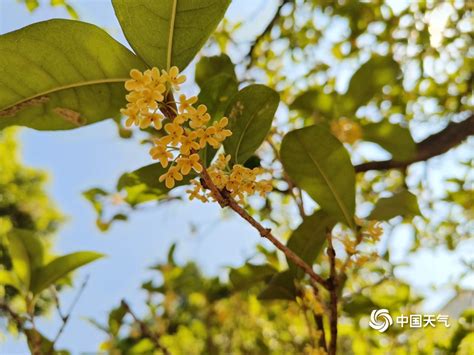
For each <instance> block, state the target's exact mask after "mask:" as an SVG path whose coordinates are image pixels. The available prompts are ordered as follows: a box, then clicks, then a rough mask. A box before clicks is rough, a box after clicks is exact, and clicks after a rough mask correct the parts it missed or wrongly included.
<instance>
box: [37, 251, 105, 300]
mask: <svg viewBox="0 0 474 355" xmlns="http://www.w3.org/2000/svg"><path fill="white" fill-rule="evenodd" d="M103 256H104V255H103V254H99V253H95V252H91V251H81V252H76V253H72V254H68V255H64V256H60V257H58V258H56V259H54V260H53V261H51V262H50V263H48V264H46V265H45V266H43V267H41V268H39V269H37V270H36V271H35V272H34V275H33V278H32V281H31V288H30V289H31V292H33V294H39V293H40V292H41V291H43V290H44V289H45V288H48V287H49V286H51V285H53V284H54V283H55V282H56V281H58V280H59V279H62V278H63V277H65V276H67V275H68V274H69V273H70V272H72V271H74V270H76V269H78V268H80V267H81V266H83V265H86V264H89V263H91V262H93V261H95V260H97V259H99V258H102V257H103Z"/></svg>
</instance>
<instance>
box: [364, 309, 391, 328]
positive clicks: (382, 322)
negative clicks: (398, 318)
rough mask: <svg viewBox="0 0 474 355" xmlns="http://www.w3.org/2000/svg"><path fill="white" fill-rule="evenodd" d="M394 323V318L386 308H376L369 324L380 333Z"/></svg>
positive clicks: (371, 314)
mask: <svg viewBox="0 0 474 355" xmlns="http://www.w3.org/2000/svg"><path fill="white" fill-rule="evenodd" d="M392 324H393V319H392V317H391V316H390V313H388V310H386V309H379V310H376V309H374V310H373V311H372V313H370V321H369V326H370V327H371V328H373V329H375V330H378V331H379V332H380V333H383V332H384V331H386V330H387V329H388V327H390V326H391V325H392Z"/></svg>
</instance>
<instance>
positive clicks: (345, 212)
mask: <svg viewBox="0 0 474 355" xmlns="http://www.w3.org/2000/svg"><path fill="white" fill-rule="evenodd" d="M281 159H282V162H283V166H284V168H285V170H286V172H287V173H288V174H289V176H290V177H291V178H292V179H293V180H294V181H295V183H296V184H297V185H298V186H300V187H301V188H303V189H304V190H305V191H306V192H307V193H308V194H309V195H310V196H311V197H312V198H313V199H314V200H315V201H316V202H317V203H318V204H319V205H320V206H321V207H322V209H323V210H324V211H326V213H328V214H329V215H331V216H333V217H334V218H336V219H337V221H339V222H343V223H346V224H347V225H348V226H350V227H354V220H353V216H354V210H355V173H354V167H353V166H352V163H351V160H350V158H349V154H348V152H347V151H346V149H345V148H344V146H343V145H342V143H341V142H339V140H337V138H335V137H334V136H333V135H332V134H331V133H330V132H329V130H328V129H327V128H326V127H324V126H322V125H315V126H310V127H305V128H301V129H297V130H294V131H291V132H290V133H288V134H287V135H286V136H285V137H284V139H283V142H282V145H281Z"/></svg>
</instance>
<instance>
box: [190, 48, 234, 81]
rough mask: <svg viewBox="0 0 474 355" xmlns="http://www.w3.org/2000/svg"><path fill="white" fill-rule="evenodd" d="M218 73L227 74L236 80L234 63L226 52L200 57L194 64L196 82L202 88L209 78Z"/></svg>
mask: <svg viewBox="0 0 474 355" xmlns="http://www.w3.org/2000/svg"><path fill="white" fill-rule="evenodd" d="M218 75H228V76H229V77H230V78H231V79H234V81H235V82H237V77H236V76H235V69H234V64H233V63H232V61H231V60H230V58H229V56H228V55H227V54H221V55H218V56H213V57H202V58H201V60H200V61H199V62H198V63H197V64H196V74H195V78H196V79H195V80H196V83H197V84H198V85H199V86H200V87H201V88H202V87H203V85H205V84H206V83H207V82H208V81H209V80H211V79H213V77H215V76H218Z"/></svg>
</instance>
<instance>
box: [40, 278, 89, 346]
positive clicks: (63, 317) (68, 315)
mask: <svg viewBox="0 0 474 355" xmlns="http://www.w3.org/2000/svg"><path fill="white" fill-rule="evenodd" d="M89 278H90V275H87V276H86V277H85V279H84V281H83V282H82V284H81V286H80V287H79V290H78V291H77V293H76V296H75V297H74V299H73V301H72V303H71V305H70V306H69V309H68V311H67V313H66V314H64V313H63V312H62V310H61V305H60V303H59V297H58V296H57V294H56V293H55V292H56V289H54V291H53V294H54V296H55V301H56V308H57V310H58V313H59V316H60V317H61V320H62V322H63V324H61V327H60V328H59V330H58V332H57V334H56V336H55V337H54V340H53V341H52V342H51V346H50V347H49V353H50V354H51V353H52V352H53V351H54V346H55V345H56V343H57V342H58V340H59V338H60V337H61V335H62V334H63V332H64V329H66V326H67V324H68V322H69V319H70V318H71V314H72V311H73V310H74V308H75V307H76V305H77V303H78V302H79V299H80V298H81V295H82V293H83V292H84V290H85V288H86V286H87V283H88V282H89Z"/></svg>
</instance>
